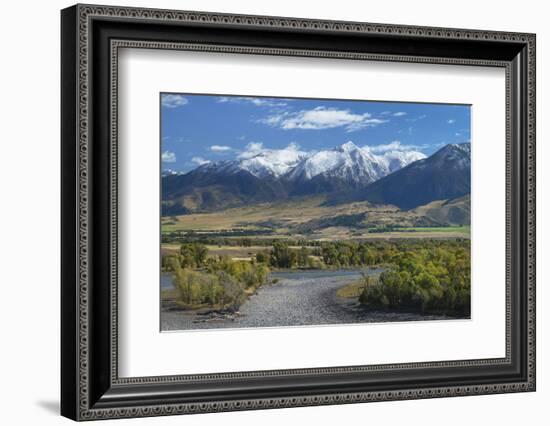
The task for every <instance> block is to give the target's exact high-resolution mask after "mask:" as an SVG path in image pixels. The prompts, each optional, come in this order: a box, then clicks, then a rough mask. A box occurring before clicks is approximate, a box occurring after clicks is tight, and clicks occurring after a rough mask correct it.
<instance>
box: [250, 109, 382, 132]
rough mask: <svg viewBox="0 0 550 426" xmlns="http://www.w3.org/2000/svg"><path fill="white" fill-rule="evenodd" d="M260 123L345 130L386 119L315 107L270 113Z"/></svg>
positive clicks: (311, 128) (287, 126)
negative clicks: (342, 128) (340, 128)
mask: <svg viewBox="0 0 550 426" xmlns="http://www.w3.org/2000/svg"><path fill="white" fill-rule="evenodd" d="M259 121H260V122H261V123H264V124H268V125H270V126H274V127H275V126H276V127H280V128H281V129H285V130H290V129H301V130H321V129H332V128H335V127H344V128H345V129H346V131H347V132H353V131H356V130H360V129H364V128H366V127H373V126H377V125H379V124H382V123H386V122H387V121H388V120H382V119H379V118H373V117H372V115H371V114H369V113H363V114H355V113H353V112H351V111H350V110H347V109H336V108H326V107H322V106H320V107H317V108H314V109H310V110H302V111H298V112H292V113H291V112H287V111H283V112H281V113H277V114H273V115H270V116H268V117H266V118H263V119H261V120H259Z"/></svg>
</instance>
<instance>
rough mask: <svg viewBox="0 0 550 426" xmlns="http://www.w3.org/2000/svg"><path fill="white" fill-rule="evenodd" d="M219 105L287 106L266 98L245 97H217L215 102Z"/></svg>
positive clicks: (284, 103)
mask: <svg viewBox="0 0 550 426" xmlns="http://www.w3.org/2000/svg"><path fill="white" fill-rule="evenodd" d="M216 102H218V103H220V104H224V103H232V104H243V103H249V104H252V105H255V106H261V107H284V106H286V105H287V103H286V102H282V101H278V100H274V99H267V98H253V97H245V96H220V97H218V99H217V101H216Z"/></svg>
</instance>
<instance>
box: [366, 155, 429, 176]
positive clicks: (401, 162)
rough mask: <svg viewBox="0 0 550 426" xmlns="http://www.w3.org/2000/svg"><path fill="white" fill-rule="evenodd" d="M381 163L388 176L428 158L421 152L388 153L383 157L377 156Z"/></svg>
mask: <svg viewBox="0 0 550 426" xmlns="http://www.w3.org/2000/svg"><path fill="white" fill-rule="evenodd" d="M376 157H377V158H378V160H379V161H380V162H382V163H383V165H384V167H385V168H386V169H387V172H386V174H387V175H388V174H390V173H393V172H395V171H397V170H399V169H402V168H403V167H405V166H406V165H408V164H410V163H413V162H415V161H418V160H422V159H424V158H426V156H425V155H424V154H423V153H421V152H419V151H397V150H392V151H387V152H385V153H384V154H383V155H378V156H376Z"/></svg>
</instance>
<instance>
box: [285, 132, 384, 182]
mask: <svg viewBox="0 0 550 426" xmlns="http://www.w3.org/2000/svg"><path fill="white" fill-rule="evenodd" d="M383 174H384V169H383V166H382V165H381V164H380V163H379V162H378V161H377V159H376V158H375V157H374V156H373V155H372V154H371V153H370V152H368V151H366V150H362V149H361V148H359V147H358V146H357V145H355V144H354V143H353V142H346V143H345V144H342V145H340V146H337V147H336V148H333V149H330V150H325V151H319V152H316V153H314V154H312V155H310V156H309V157H307V158H305V159H304V160H303V161H301V162H300V163H299V164H298V165H297V166H296V167H295V168H294V169H292V170H291V171H290V172H289V174H288V175H287V177H288V178H289V179H291V180H300V181H305V180H310V179H312V178H314V177H315V176H318V175H324V176H326V177H329V178H330V177H334V178H340V179H344V180H347V181H351V182H354V183H370V182H374V181H375V180H377V179H379V178H380V177H381V176H382V175H383Z"/></svg>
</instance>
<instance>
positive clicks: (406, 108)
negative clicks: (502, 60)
mask: <svg viewBox="0 0 550 426" xmlns="http://www.w3.org/2000/svg"><path fill="white" fill-rule="evenodd" d="M160 123H161V125H160V127H161V128H160V164H161V167H160V173H161V176H160V179H161V183H160V187H161V197H160V206H159V209H160V212H161V218H160V233H161V237H160V241H161V246H160V258H161V268H160V269H161V270H160V271H159V276H160V278H159V281H160V285H159V293H160V296H159V297H160V330H161V331H177V330H203V329H227V328H250V327H295V326H320V325H331V324H332V325H335V324H361V323H386V322H403V321H434V320H438V321H441V320H464V319H469V318H470V304H471V296H470V287H471V277H470V270H471V265H470V263H471V260H470V226H471V223H470V195H471V166H470V162H471V160H470V159H471V148H470V146H471V130H470V129H471V106H470V105H463V104H435V103H424V102H392V101H372V100H343V99H314V98H307V99H306V98H283V97H259V96H255V97H254V96H236V95H220V94H216V95H212V94H189V93H161V94H160Z"/></svg>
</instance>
